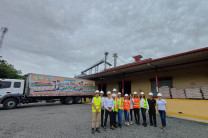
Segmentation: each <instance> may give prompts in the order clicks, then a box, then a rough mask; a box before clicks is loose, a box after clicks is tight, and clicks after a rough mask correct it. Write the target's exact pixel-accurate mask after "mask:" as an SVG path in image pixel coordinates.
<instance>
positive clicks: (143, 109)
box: [140, 92, 149, 127]
mask: <svg viewBox="0 0 208 138" xmlns="http://www.w3.org/2000/svg"><path fill="white" fill-rule="evenodd" d="M140 107H141V113H142V118H143V123H142V125H143V126H144V127H147V120H146V112H147V110H148V109H149V104H148V102H147V98H145V95H144V92H141V93H140Z"/></svg>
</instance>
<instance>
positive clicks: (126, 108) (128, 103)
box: [124, 100, 130, 110]
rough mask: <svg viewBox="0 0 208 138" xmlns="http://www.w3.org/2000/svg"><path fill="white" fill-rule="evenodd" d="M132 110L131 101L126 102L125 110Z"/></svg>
mask: <svg viewBox="0 0 208 138" xmlns="http://www.w3.org/2000/svg"><path fill="white" fill-rule="evenodd" d="M129 109H130V100H125V101H124V110H129Z"/></svg>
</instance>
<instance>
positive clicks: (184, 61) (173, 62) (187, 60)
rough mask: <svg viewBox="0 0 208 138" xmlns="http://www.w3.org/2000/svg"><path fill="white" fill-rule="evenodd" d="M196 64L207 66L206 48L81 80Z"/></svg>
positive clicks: (207, 55)
mask: <svg viewBox="0 0 208 138" xmlns="http://www.w3.org/2000/svg"><path fill="white" fill-rule="evenodd" d="M196 63H199V64H201V63H204V64H208V47H205V48H201V49H197V50H192V51H188V52H184V53H179V54H175V55H171V56H167V57H162V58H158V59H150V60H146V61H140V62H134V63H130V64H125V65H122V66H117V67H114V68H111V69H107V70H105V71H102V72H99V73H95V74H90V75H85V76H82V77H81V78H84V79H98V78H103V77H104V78H105V77H111V76H117V75H123V74H130V73H138V72H144V71H149V70H155V69H162V68H169V69H171V68H172V69H173V68H175V67H176V66H185V65H190V64H195V65H196Z"/></svg>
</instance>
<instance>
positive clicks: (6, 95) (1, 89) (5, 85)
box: [0, 79, 24, 108]
mask: <svg viewBox="0 0 208 138" xmlns="http://www.w3.org/2000/svg"><path fill="white" fill-rule="evenodd" d="M23 93H24V80H19V79H0V103H3V104H6V105H5V106H7V107H8V106H10V107H12V106H13V105H14V106H16V103H18V98H16V97H18V96H22V95H23ZM14 97H15V98H14ZM8 99H10V100H8ZM11 99H13V100H11ZM6 101H8V102H6ZM14 102H16V103H14ZM12 108H13V107H12Z"/></svg>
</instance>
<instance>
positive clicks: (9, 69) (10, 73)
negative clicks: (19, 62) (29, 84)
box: [0, 60, 26, 79]
mask: <svg viewBox="0 0 208 138" xmlns="http://www.w3.org/2000/svg"><path fill="white" fill-rule="evenodd" d="M0 78H7V79H26V75H24V76H21V71H20V70H16V69H15V68H14V66H13V65H12V64H9V63H7V61H5V60H0Z"/></svg>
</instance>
